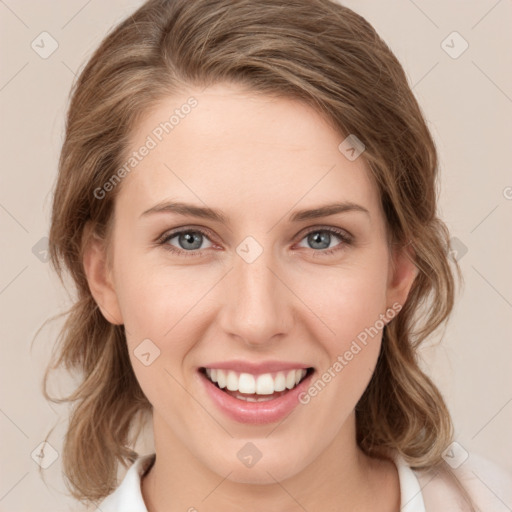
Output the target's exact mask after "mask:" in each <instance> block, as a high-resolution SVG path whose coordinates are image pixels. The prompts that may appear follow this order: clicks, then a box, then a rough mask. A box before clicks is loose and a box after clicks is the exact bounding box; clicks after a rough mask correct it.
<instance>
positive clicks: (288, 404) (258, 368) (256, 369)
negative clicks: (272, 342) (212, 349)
mask: <svg viewBox="0 0 512 512" xmlns="http://www.w3.org/2000/svg"><path fill="white" fill-rule="evenodd" d="M207 367H208V368H219V369H225V370H228V369H229V370H233V371H237V372H241V373H243V372H247V373H252V374H253V375H258V374H262V373H271V372H276V371H285V370H293V369H300V368H310V367H309V366H307V365H303V364H300V363H283V362H282V361H274V362H272V361H270V362H264V363H260V364H254V363H247V362H243V361H229V362H224V363H221V362H219V363H212V364H208V365H207ZM313 373H314V372H311V373H310V374H308V375H306V377H304V379H303V380H302V381H301V382H300V383H299V384H298V385H297V386H295V387H294V388H293V389H290V390H288V391H287V392H286V393H284V394H282V395H281V396H278V397H277V398H275V399H273V400H268V401H265V402H247V401H244V400H240V399H238V398H235V397H233V396H231V395H229V394H228V393H226V392H224V391H222V390H221V389H220V388H219V387H218V386H217V385H215V384H214V383H213V382H211V381H210V380H209V379H208V378H207V377H206V375H205V374H204V372H203V371H198V374H199V376H200V380H201V382H202V383H203V385H204V387H205V390H206V392H207V394H208V396H209V397H210V399H211V401H212V402H213V403H214V404H215V406H216V407H217V408H218V409H219V410H220V411H221V412H222V413H224V414H225V415H226V416H228V417H229V418H231V419H232V420H235V421H237V422H240V423H247V424H253V425H262V424H267V423H274V422H277V421H281V420H282V419H284V418H285V417H286V416H288V415H289V414H290V413H291V412H292V411H293V410H294V409H295V407H297V405H299V403H300V402H299V398H298V397H299V395H300V394H301V393H302V392H303V391H305V390H306V389H307V388H308V386H309V385H310V382H311V378H312V375H313Z"/></svg>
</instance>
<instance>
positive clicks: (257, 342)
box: [217, 250, 294, 346]
mask: <svg viewBox="0 0 512 512" xmlns="http://www.w3.org/2000/svg"><path fill="white" fill-rule="evenodd" d="M271 252H272V251H271V250H263V252H262V253H261V254H260V255H259V256H258V257H257V258H256V259H255V260H254V261H252V262H251V260H250V259H244V257H239V255H238V254H236V255H235V257H234V264H233V269H232V270H231V272H229V274H228V275H227V276H226V279H224V280H223V281H224V286H223V290H222V293H223V294H224V298H223V299H221V303H222V307H221V310H220V312H219V314H218V316H217V319H218V321H219V325H220V328H221V329H222V332H223V333H224V334H225V335H226V336H231V337H235V338H238V339H239V340H241V341H243V342H244V343H246V344H247V345H250V346H267V345H268V344H269V343H274V342H275V341H276V340H277V339H280V338H281V337H283V336H285V335H286V334H287V333H289V332H290V330H291V328H292V325H293V307H294V306H293V300H294V295H293V293H291V291H290V290H289V289H288V288H287V287H286V285H285V284H284V283H285V282H286V279H285V276H284V275H280V271H279V266H278V265H277V264H276V260H275V259H274V258H273V257H272V254H271ZM241 254H242V253H241Z"/></svg>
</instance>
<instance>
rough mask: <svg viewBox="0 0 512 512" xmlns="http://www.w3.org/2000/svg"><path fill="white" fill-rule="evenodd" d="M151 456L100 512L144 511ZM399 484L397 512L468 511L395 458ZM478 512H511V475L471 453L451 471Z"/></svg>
mask: <svg viewBox="0 0 512 512" xmlns="http://www.w3.org/2000/svg"><path fill="white" fill-rule="evenodd" d="M154 457H155V454H154V453H152V454H149V455H144V456H142V457H139V458H138V459H137V460H136V461H135V462H134V464H133V465H132V466H131V467H130V468H129V469H128V471H127V473H126V475H125V477H124V478H123V481H122V482H121V484H120V485H119V487H118V488H117V489H116V490H115V491H114V492H113V493H112V494H110V495H109V496H107V497H106V498H105V499H104V500H103V501H102V502H101V503H100V504H99V506H98V509H99V510H101V512H148V511H147V508H146V505H145V504H144V500H143V498H142V491H141V479H142V476H143V475H144V474H145V473H146V471H147V470H148V469H149V468H150V467H151V465H152V464H153V461H154ZM394 462H395V464H396V467H397V470H398V478H399V482H400V512H469V511H470V508H469V507H468V505H467V504H465V502H464V501H463V500H462V498H461V495H460V493H459V492H458V491H457V489H456V487H454V485H453V484H452V483H451V481H450V480H449V479H448V478H447V477H446V475H443V474H442V473H436V472H433V471H426V470H421V471H419V470H412V469H411V468H410V467H409V466H408V465H407V464H406V463H405V461H404V460H403V459H402V458H401V457H400V456H396V457H395V461H394ZM453 471H454V473H455V474H456V475H457V476H458V478H459V480H461V481H462V483H463V485H464V487H465V489H466V490H467V491H468V493H469V494H470V496H471V498H472V499H473V500H474V504H475V505H476V506H477V507H478V508H479V509H480V511H481V512H511V511H512V475H511V474H510V473H508V472H506V471H504V470H503V469H501V468H499V467H498V466H496V465H495V464H493V463H492V462H490V461H489V460H487V459H484V458H482V457H480V456H478V455H476V454H471V455H470V456H469V458H468V460H466V461H465V462H464V463H463V464H462V465H461V466H460V467H458V468H457V469H454V470H453Z"/></svg>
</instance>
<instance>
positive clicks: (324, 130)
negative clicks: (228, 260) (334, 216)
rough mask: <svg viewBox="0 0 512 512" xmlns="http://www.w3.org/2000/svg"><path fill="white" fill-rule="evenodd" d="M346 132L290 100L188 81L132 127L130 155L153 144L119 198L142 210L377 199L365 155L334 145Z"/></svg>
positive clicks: (260, 208) (373, 202) (374, 201)
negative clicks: (161, 204) (190, 85)
mask: <svg viewBox="0 0 512 512" xmlns="http://www.w3.org/2000/svg"><path fill="white" fill-rule="evenodd" d="M344 139H345V136H344V135H343V134H341V133H339V132H338V131H336V130H334V129H333V128H332V127H331V126H330V125H328V124H327V122H326V121H325V120H324V119H323V118H322V116H321V115H320V114H318V113H317V112H316V111H315V110H314V109H313V108H311V107H310V106H308V105H305V104H304V103H302V102H299V101H297V100H294V99H288V98H277V97H273V96H269V95H262V94H259V93H254V92H251V91H247V90H243V89H241V88H239V87H237V86H235V85H231V84H220V85H216V86H213V87H210V88H208V89H205V90H203V91H201V90H198V89H196V90H195V89H190V90H188V91H187V92H186V93H181V94H176V95H173V96H169V97H166V98H164V99H162V100H161V101H160V102H159V103H158V104H157V105H156V106H155V107H153V108H152V109H151V111H149V112H147V113H146V115H145V116H144V117H143V119H142V120H141V121H140V122H139V124H138V125H137V126H136V127H135V128H134V130H133V131H132V134H131V140H130V142H131V143H130V154H132V152H135V153H140V152H141V151H139V150H140V149H141V148H143V147H144V146H147V147H150V149H149V150H147V151H144V153H145V156H144V157H142V158H141V157H140V155H138V158H139V160H137V162H136V165H135V166H134V167H133V170H131V171H130V172H129V173H128V175H127V177H126V178H125V179H124V182H123V187H122V191H121V194H120V200H121V201H123V198H124V201H126V202H127V203H128V202H129V204H130V206H131V207H132V208H134V207H137V208H139V209H140V210H142V209H146V208H148V207H150V206H152V205H153V204H152V203H155V202H158V201H161V200H164V199H166V198H180V199H182V200H193V201H194V202H196V203H198V202H204V203H206V204H208V206H211V207H215V208H219V209H222V210H225V211H226V210H227V209H228V207H232V208H237V209H241V208H245V209H247V210H248V211H250V210H249V209H250V208H252V207H256V206H257V207H258V211H263V210H265V209H266V208H267V209H271V210H275V209H276V208H277V207H278V206H281V207H282V208H283V210H286V209H289V208H290V207H291V206H292V205H293V204H295V203H297V202H298V201H300V206H307V205H308V204H313V203H315V204H316V203H318V201H329V200H333V201H335V200H350V201H354V202H356V201H357V202H360V203H364V204H365V206H366V207H367V208H368V209H370V208H371V207H372V205H373V206H374V207H376V206H377V205H378V203H379V201H378V192H377V189H376V187H375V185H374V183H373V181H372V179H371V178H370V174H369V171H368V169H367V166H366V163H365V161H364V159H363V158H357V159H356V160H354V161H351V160H349V159H347V158H346V156H345V155H344V154H343V153H342V152H341V151H340V150H339V148H338V147H339V145H340V143H342V142H343V140H344ZM129 157H130V155H127V158H129ZM252 211H254V210H252ZM238 213H239V212H238Z"/></svg>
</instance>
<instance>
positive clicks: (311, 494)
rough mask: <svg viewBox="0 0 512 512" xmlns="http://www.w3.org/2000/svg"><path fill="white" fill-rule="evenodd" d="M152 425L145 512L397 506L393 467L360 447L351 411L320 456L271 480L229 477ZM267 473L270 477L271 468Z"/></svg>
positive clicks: (289, 511)
mask: <svg viewBox="0 0 512 512" xmlns="http://www.w3.org/2000/svg"><path fill="white" fill-rule="evenodd" d="M153 429H154V434H155V449H156V450H155V451H156V454H157V457H156V460H155V463H154V465H153V467H152V468H151V470H150V471H149V473H148V474H147V475H146V477H145V478H144V479H143V480H142V493H143V498H144V501H145V503H146V507H147V509H148V512H163V511H166V512H175V511H176V512H177V511H184V510H186V511H190V512H194V511H201V512H213V511H218V510H223V511H224V512H234V511H240V510H241V508H240V507H241V504H243V510H244V511H245V512H257V511H261V510H266V511H268V512H299V511H300V512H303V511H304V510H308V511H310V512H313V511H315V510H337V511H340V512H344V511H347V512H348V511H351V512H354V511H359V510H361V511H362V510H382V511H388V510H389V511H390V512H394V511H395V510H399V507H400V498H399V484H398V473H397V470H396V467H395V465H394V464H393V462H390V461H382V460H377V459H373V458H370V457H368V456H366V455H365V454H364V453H363V452H361V450H360V449H359V448H358V446H357V443H356V441H355V439H356V437H355V416H354V415H352V416H351V417H350V418H348V419H347V422H346V423H345V424H344V426H343V427H342V429H341V430H340V432H339V434H338V435H337V436H336V437H335V438H334V440H333V441H332V443H330V444H329V445H328V446H326V448H325V449H324V450H323V451H322V453H321V454H320V456H318V457H317V458H316V459H314V460H313V461H312V462H311V463H310V464H309V465H306V466H305V467H304V468H303V469H302V470H301V471H299V472H298V473H296V474H294V475H293V476H292V477H290V478H287V479H286V480H283V481H277V480H276V479H274V478H272V479H271V480H272V481H271V483H241V482H236V481H232V480H230V479H229V474H227V475H220V474H218V473H216V472H215V471H212V470H211V469H210V468H208V467H206V466H205V465H204V464H203V463H202V462H201V461H200V460H198V459H197V457H194V455H193V454H192V453H191V452H190V451H189V450H188V449H187V448H186V447H185V446H184V445H183V444H182V443H180V442H179V440H178V439H177V438H176V437H174V436H172V434H171V433H170V432H169V430H167V429H165V427H164V425H163V421H162V420H161V418H159V417H158V416H156V415H155V416H154V417H153ZM159 434H160V435H159ZM267 473H268V474H269V475H270V476H272V470H269V471H267ZM319 497H321V501H319Z"/></svg>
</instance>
